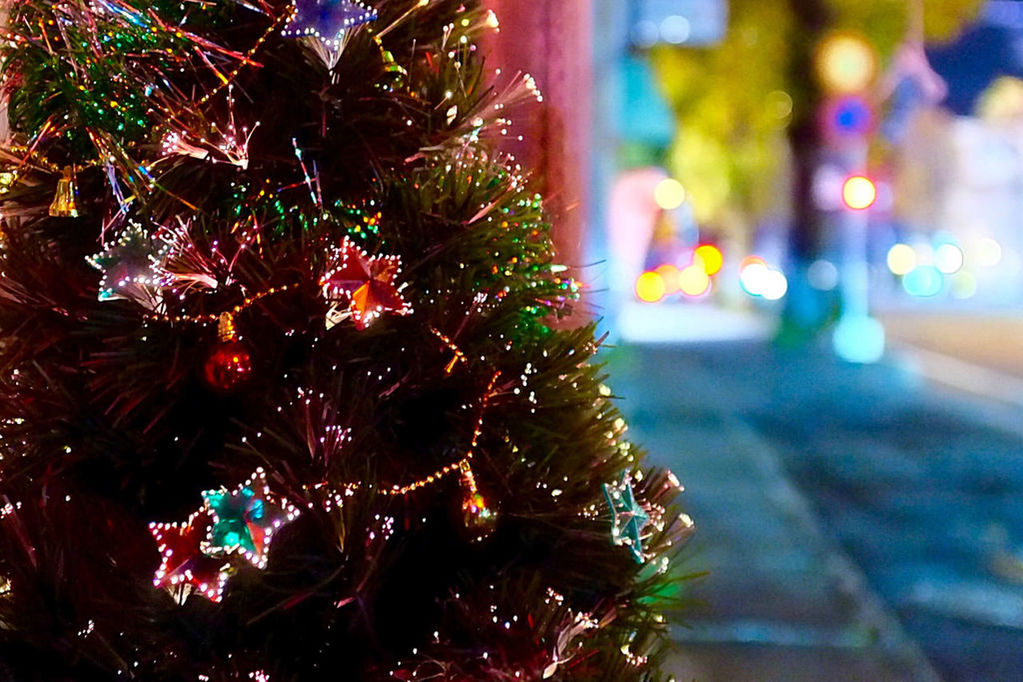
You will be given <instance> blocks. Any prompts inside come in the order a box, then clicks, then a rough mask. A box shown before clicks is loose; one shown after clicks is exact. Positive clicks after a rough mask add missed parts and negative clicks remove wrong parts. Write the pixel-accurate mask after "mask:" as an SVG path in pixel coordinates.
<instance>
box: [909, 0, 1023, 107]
mask: <svg viewBox="0 0 1023 682" xmlns="http://www.w3.org/2000/svg"><path fill="white" fill-rule="evenodd" d="M992 4H995V3H992ZM997 4H1000V5H1003V6H1004V5H1006V4H1007V3H1004V2H1002V3H997ZM1013 4H1014V5H1017V6H1019V7H1020V9H1021V10H1023V3H1013ZM1017 15H1018V16H1021V17H1023V12H1021V13H1017ZM997 18H1000V19H1001V20H999V21H996V20H995V19H996V17H992V12H988V14H987V16H986V18H985V19H984V20H982V21H981V22H980V23H978V24H977V25H975V26H974V27H972V28H970V29H969V30H968V31H966V33H964V34H963V35H962V36H961V37H960V38H959V40H957V41H956V42H954V43H952V44H950V45H944V46H938V47H932V48H930V49H928V50H927V54H928V56H929V57H930V58H931V65H932V66H933V67H934V70H935V71H937V72H938V73H940V74H941V75H942V76H943V77H944V78H945V80H947V81H948V85H949V96H948V100H946V102H945V105H946V106H947V107H948V108H949V109H951V110H952V111H954V112H955V113H957V114H972V113H973V111H974V108H975V107H976V103H977V98H978V97H979V96H980V94H981V93H982V92H983V91H984V89H985V88H987V87H988V86H989V85H990V84H991V82H992V81H993V80H994V79H996V78H998V77H999V76H1018V77H1021V78H1023V63H1021V59H1020V48H1019V47H1018V46H1019V45H1021V44H1023V21H1021V22H1020V23H1016V24H1015V25H1013V23H1014V22H1011V21H1007V20H1006V19H1007V17H1005V16H1004V12H1003V13H1002V15H1001V16H1000V17H997Z"/></svg>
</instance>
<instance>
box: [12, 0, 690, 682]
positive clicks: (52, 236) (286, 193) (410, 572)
mask: <svg viewBox="0 0 1023 682" xmlns="http://www.w3.org/2000/svg"><path fill="white" fill-rule="evenodd" d="M7 4H8V11H9V16H8V19H7V27H6V32H5V36H4V42H3V46H2V57H3V59H4V63H3V86H4V90H5V94H6V96H7V97H8V99H9V115H10V125H11V130H12V131H13V132H12V134H11V137H10V139H9V140H8V142H7V143H6V145H5V146H4V148H3V150H2V155H3V156H2V161H3V168H2V170H3V173H2V174H0V185H2V187H0V191H2V195H0V213H2V216H3V225H2V226H3V247H2V252H0V269H2V273H0V329H2V330H3V342H2V347H0V352H2V355H0V358H2V359H0V362H2V368H0V420H2V421H0V429H2V430H0V436H2V440H0V454H2V462H0V505H2V510H0V516H2V518H0V579H2V582H0V584H2V586H3V594H2V596H0V679H5V680H6V679H11V680H17V681H18V682H30V681H33V680H76V681H86V680H99V681H103V680H126V679H131V680H144V681H146V682H158V681H162V680H168V681H170V680H174V681H177V680H182V681H184V680H188V681H193V680H273V682H284V681H289V680H301V681H303V682H305V681H311V680H384V679H399V680H411V679H442V680H513V679H515V680H519V679H522V680H537V679H563V680H615V681H616V682H617V681H622V680H640V679H657V678H659V676H660V675H659V673H658V672H657V669H656V665H655V662H656V661H655V660H650V661H647V660H646V657H647V656H648V655H649V654H651V652H653V651H655V650H656V649H657V642H658V641H659V639H660V637H661V635H663V633H664V631H665V628H666V623H665V620H664V618H663V617H662V616H661V615H660V612H661V610H662V609H663V607H664V606H665V604H666V603H669V604H670V600H671V599H672V595H673V592H672V589H671V588H670V585H669V583H670V577H671V574H670V572H669V571H668V568H669V557H670V555H671V554H672V553H673V552H674V550H675V549H676V548H677V547H678V546H679V542H680V540H681V539H682V538H683V537H684V536H685V535H686V533H687V532H688V530H689V526H690V524H689V523H688V519H687V518H686V517H684V516H680V515H679V514H678V512H677V511H674V510H673V508H672V503H673V500H674V498H675V497H676V495H677V491H678V487H679V486H678V482H677V481H676V480H675V479H674V477H673V476H671V474H670V473H667V472H663V471H656V470H652V469H643V468H642V461H641V454H640V453H639V452H638V451H637V449H636V448H635V447H633V446H631V445H630V443H629V442H628V441H627V440H625V439H623V436H622V434H623V431H624V424H623V422H622V420H621V419H620V417H619V415H618V413H617V411H616V409H615V408H614V406H613V405H612V402H611V394H610V391H609V390H608V389H607V388H606V387H604V386H603V385H602V384H601V379H602V377H601V372H600V369H599V366H598V365H596V364H594V362H593V356H594V353H595V352H596V350H597V346H598V343H597V342H596V341H595V339H594V337H593V334H594V331H593V328H592V327H586V328H583V329H577V330H569V331H565V330H559V329H557V328H556V325H554V324H553V323H554V322H555V321H556V320H557V319H558V318H559V316H562V315H563V314H564V313H565V312H567V310H568V306H569V305H570V304H571V302H572V300H574V298H575V293H576V284H575V283H574V282H572V281H569V280H567V279H564V278H563V277H562V273H563V268H560V267H559V266H557V265H556V264H555V261H554V260H553V254H552V249H551V245H550V241H549V237H548V225H547V222H546V218H545V215H544V211H543V208H542V205H541V201H540V199H539V197H537V196H536V195H535V194H534V193H533V192H532V191H530V189H529V182H528V180H527V179H525V178H524V175H523V173H522V171H521V170H520V169H519V168H518V167H517V166H516V165H515V164H514V162H513V161H512V160H511V159H510V158H507V157H505V156H502V155H501V154H500V153H498V152H497V151H496V149H497V145H496V140H499V139H500V138H501V135H502V133H504V132H506V131H507V129H508V126H509V125H510V122H509V121H508V120H506V119H507V111H508V109H507V108H508V107H511V106H513V105H514V104H516V102H518V101H520V100H522V99H524V98H525V97H526V96H529V95H531V94H532V95H535V89H534V88H533V87H532V84H531V82H530V81H529V79H528V78H526V79H521V80H519V81H515V82H513V83H511V84H510V86H508V87H506V88H503V89H495V88H494V87H491V86H490V85H488V84H487V83H486V82H485V79H484V71H483V68H482V59H481V58H480V56H479V55H478V53H477V44H478V41H479V40H480V38H481V37H482V36H483V34H484V33H485V32H486V31H490V30H495V28H496V19H495V18H494V17H493V15H492V14H490V13H488V12H487V11H486V10H485V9H483V8H480V7H479V6H478V5H477V3H476V2H473V1H471V0H465V1H462V0H379V1H378V2H376V3H374V5H373V6H372V7H370V6H368V5H365V6H364V5H362V4H360V3H356V2H346V1H345V0H294V2H288V1H285V0H13V1H12V2H9V3H7Z"/></svg>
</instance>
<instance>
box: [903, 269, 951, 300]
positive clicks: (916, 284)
mask: <svg viewBox="0 0 1023 682" xmlns="http://www.w3.org/2000/svg"><path fill="white" fill-rule="evenodd" d="M944 284H945V278H944V277H943V276H942V274H941V271H940V270H938V268H936V267H934V266H933V265H921V266H919V267H917V268H915V269H914V270H913V271H912V272H910V273H909V274H908V275H906V276H905V277H903V278H902V287H903V288H904V289H905V290H906V293H907V294H909V295H910V296H921V297H924V298H926V297H930V296H937V295H938V294H939V293H940V292H941V288H942V287H943V286H944Z"/></svg>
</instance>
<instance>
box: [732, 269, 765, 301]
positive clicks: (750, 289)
mask: <svg viewBox="0 0 1023 682" xmlns="http://www.w3.org/2000/svg"><path fill="white" fill-rule="evenodd" d="M768 272H769V271H768V269H767V265H765V264H764V262H763V261H760V262H756V261H753V262H751V263H750V264H749V265H747V266H746V267H744V268H742V269H741V270H740V271H739V284H740V285H741V286H742V290H743V291H745V292H746V293H747V294H749V295H750V296H760V295H762V294H763V292H764V280H765V279H766V278H767V273H768Z"/></svg>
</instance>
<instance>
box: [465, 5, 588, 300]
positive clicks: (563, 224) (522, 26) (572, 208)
mask: <svg viewBox="0 0 1023 682" xmlns="http://www.w3.org/2000/svg"><path fill="white" fill-rule="evenodd" d="M485 1H486V4H487V6H489V7H490V8H491V9H493V10H494V12H496V13H497V16H498V18H499V19H500V22H501V30H500V32H499V33H498V34H497V35H496V36H495V37H494V39H493V44H491V45H488V46H485V49H487V50H488V51H489V57H488V63H490V64H491V65H492V66H493V67H496V68H500V69H502V71H503V73H504V74H505V75H511V74H514V73H516V72H519V71H521V72H524V73H529V74H531V75H532V76H533V77H534V78H535V79H536V82H537V85H538V86H539V87H540V90H541V91H542V92H543V95H544V103H543V104H542V105H539V106H538V107H533V108H531V109H530V110H529V111H528V112H527V113H526V114H523V113H519V115H518V116H516V117H515V128H514V131H515V132H516V133H517V134H518V135H522V136H524V138H525V139H524V140H523V141H522V142H517V141H512V142H511V143H510V145H509V149H510V151H513V152H514V153H515V155H516V156H517V157H518V158H519V159H520V161H521V162H522V164H523V166H525V167H527V168H530V169H533V171H534V172H535V173H536V174H537V176H538V177H539V178H540V180H541V184H540V185H539V187H540V190H541V191H542V192H543V193H544V195H545V197H546V203H547V206H548V208H549V209H550V211H551V214H552V216H553V218H554V221H555V230H554V240H555V244H556V246H557V248H558V254H559V259H560V260H561V262H562V263H564V264H565V265H569V266H571V267H573V268H579V267H581V266H583V265H585V264H584V263H583V261H582V254H583V235H584V231H585V229H586V226H587V222H588V216H587V211H588V210H589V202H588V201H587V191H588V181H589V168H590V158H589V150H590V133H591V120H592V114H593V112H592V56H591V55H592V46H591V42H592V38H593V25H592V12H593V8H592V0H528V1H524V0H485ZM572 274H573V275H574V276H575V277H576V278H578V279H580V280H583V279H584V278H583V275H584V274H585V273H583V272H581V271H580V270H578V269H574V270H573V273H572Z"/></svg>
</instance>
